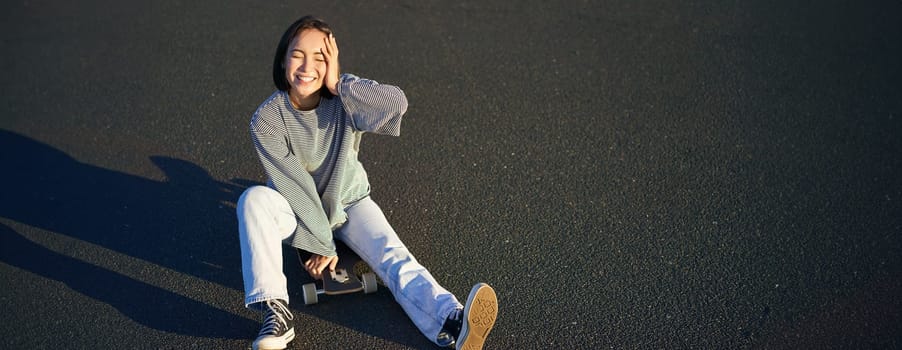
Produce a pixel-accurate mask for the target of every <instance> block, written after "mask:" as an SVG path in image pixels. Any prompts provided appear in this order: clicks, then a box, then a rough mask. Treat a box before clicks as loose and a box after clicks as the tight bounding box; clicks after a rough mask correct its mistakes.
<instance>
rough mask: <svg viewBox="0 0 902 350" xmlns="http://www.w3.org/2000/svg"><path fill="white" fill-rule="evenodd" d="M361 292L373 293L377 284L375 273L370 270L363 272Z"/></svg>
mask: <svg viewBox="0 0 902 350" xmlns="http://www.w3.org/2000/svg"><path fill="white" fill-rule="evenodd" d="M361 277H363V281H362V282H363V293H365V294H370V293H375V292H376V290H377V289H379V286H378V285H377V284H376V274H375V273H372V272H367V273H365V274H363V275H362V276H361Z"/></svg>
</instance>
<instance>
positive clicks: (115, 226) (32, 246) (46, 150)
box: [0, 130, 431, 348]
mask: <svg viewBox="0 0 902 350" xmlns="http://www.w3.org/2000/svg"><path fill="white" fill-rule="evenodd" d="M0 159H2V161H3V163H4V167H5V170H4V171H2V172H0V181H2V182H0V183H2V185H3V186H4V193H3V198H4V200H2V201H0V218H4V219H6V220H12V221H15V222H18V223H21V224H24V225H28V226H32V227H36V228H39V229H42V230H45V231H49V232H52V233H53V234H61V235H66V236H68V237H72V238H74V239H78V240H81V241H85V242H89V243H91V244H95V245H98V246H100V247H103V248H106V249H109V250H112V251H114V252H116V253H119V254H124V255H127V256H129V257H133V258H138V259H141V260H144V261H148V262H150V263H153V264H156V265H159V266H162V267H165V268H168V269H171V270H174V271H177V272H180V273H184V274H187V275H190V276H194V277H197V278H199V279H203V280H207V281H211V282H214V283H217V284H220V285H222V286H225V287H227V288H230V289H234V290H238V291H243V284H242V283H243V282H242V281H241V266H240V264H241V259H240V248H239V246H238V244H239V243H238V223H237V218H236V216H235V210H234V204H235V201H237V199H238V197H239V196H240V194H241V192H242V191H243V190H244V189H245V188H247V187H248V186H251V185H259V183H255V182H253V181H249V180H243V179H233V180H231V182H232V183H223V182H220V181H217V180H215V179H213V178H212V177H211V176H210V175H209V173H208V172H207V171H206V170H204V169H202V168H201V167H199V166H197V165H195V164H192V163H190V162H187V161H183V160H179V159H174V158H169V157H151V161H152V162H153V163H154V164H155V165H156V166H157V167H159V168H160V169H161V170H162V171H163V172H164V173H165V175H166V178H167V179H166V180H165V181H155V180H151V179H146V178H142V177H139V176H134V175H130V174H126V173H122V172H117V171H113V170H109V169H104V168H100V167H97V166H93V165H90V164H85V163H82V162H79V161H77V160H75V159H73V158H72V157H70V156H69V155H67V154H65V153H63V152H62V151H60V150H58V149H55V148H53V147H51V146H48V145H47V144H44V143H42V142H39V141H36V140H34V139H31V138H29V137H27V136H23V135H20V134H17V133H14V132H10V131H7V130H0ZM0 242H2V244H0V262H3V263H6V264H9V265H11V266H15V267H18V268H20V269H23V270H27V271H30V272H33V273H35V274H38V275H40V276H42V277H44V278H48V279H52V280H55V281H59V282H62V283H65V284H66V285H67V286H69V287H70V288H72V289H73V290H75V291H77V292H79V293H82V294H84V295H86V296H88V297H91V298H93V299H96V300H98V301H101V302H104V303H107V304H109V305H110V306H112V307H114V308H116V309H117V310H119V311H120V312H122V313H123V314H124V315H126V316H128V317H129V318H131V319H132V320H135V321H136V322H138V323H141V324H143V325H145V326H147V327H150V328H153V329H157V330H161V331H166V332H172V333H175V334H184V335H190V336H197V337H211V338H226V339H250V338H253V336H254V335H255V334H256V331H257V330H258V329H259V327H260V324H259V322H258V321H253V320H249V319H247V318H245V317H241V316H240V315H237V314H234V313H230V312H227V311H224V310H221V309H219V308H216V307H213V306H211V305H207V304H205V303H202V302H199V301H197V300H193V299H191V298H188V297H185V296H182V295H179V294H177V293H175V292H172V291H169V290H166V289H164V288H160V287H157V286H154V285H152V284H149V283H147V282H145V281H139V280H136V279H134V278H132V277H129V276H126V275H123V274H121V273H118V272H116V271H111V270H108V269H105V268H103V267H99V266H96V265H93V264H91V263H88V262H86V261H82V260H79V259H76V258H73V257H70V256H66V255H63V254H60V253H57V252H55V251H53V250H51V249H48V248H47V247H44V246H42V245H41V244H39V243H37V242H35V241H33V240H31V239H29V238H28V237H27V235H23V234H22V233H20V232H16V230H14V229H13V228H12V227H9V226H7V225H4V224H2V223H0ZM283 253H284V255H283V258H284V259H285V263H284V264H285V274H286V276H287V277H288V280H289V293H290V295H291V298H292V300H293V301H295V302H292V303H291V308H292V309H293V310H297V311H299V312H302V313H305V314H308V315H309V316H312V317H315V318H319V319H322V320H326V321H329V322H332V323H336V324H341V325H344V326H346V327H349V328H351V329H355V330H358V331H362V332H364V333H367V334H370V335H372V336H374V337H377V338H382V339H387V340H390V341H392V342H397V343H400V344H406V345H407V346H411V347H418V348H419V347H429V346H431V343H429V342H428V341H427V340H426V339H425V338H424V337H423V336H422V335H420V334H419V332H418V331H416V328H415V327H413V325H412V324H408V325H407V326H406V327H404V326H402V327H399V325H398V322H402V323H403V322H404V321H406V320H407V316H406V315H405V314H404V312H403V310H402V309H401V308H400V306H399V305H398V304H397V303H395V302H394V301H393V300H392V297H391V293H389V292H388V291H387V290H386V289H384V288H381V289H380V290H379V292H377V293H376V294H375V295H368V296H362V295H361V296H359V297H351V296H348V297H343V296H335V297H332V298H327V299H329V300H328V301H324V302H323V303H321V304H320V305H316V306H315V307H305V306H304V305H303V302H302V300H303V298H302V296H301V295H300V288H299V287H300V285H301V284H302V283H304V282H310V281H311V280H310V278H309V276H307V275H306V273H305V272H303V269H302V268H301V266H300V263H299V261H298V257H297V255H296V254H295V250H294V249H284V252H283ZM234 302H235V303H241V300H235V301H234ZM301 332H302V333H303V327H302V329H301ZM299 337H303V334H299Z"/></svg>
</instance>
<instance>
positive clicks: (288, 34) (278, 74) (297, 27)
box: [272, 16, 332, 97]
mask: <svg viewBox="0 0 902 350" xmlns="http://www.w3.org/2000/svg"><path fill="white" fill-rule="evenodd" d="M305 29H316V30H319V31H321V32H323V33H326V34H327V35H328V34H332V28H329V25H328V24H326V22H323V20H321V19H319V18H316V17H314V16H304V17H301V18H300V19H298V20H297V21H295V22H294V23H292V24H291V25H290V26H289V27H288V29H286V30H285V34H282V40H279V46H278V47H277V48H276V57H275V58H274V59H273V63H272V82H273V84H275V85H276V88H277V89H279V90H282V91H288V90H289V89H291V84H289V83H288V80H286V79H285V67H283V66H282V63H283V61H284V60H285V55H286V54H287V53H288V45H289V44H291V40H292V39H294V37H295V36H297V35H298V34H300V33H301V32H302V31H304V30H305ZM322 93H324V95H325V96H327V97H331V96H332V93H330V92H329V89H328V88H327V87H326V86H325V85H323V91H322Z"/></svg>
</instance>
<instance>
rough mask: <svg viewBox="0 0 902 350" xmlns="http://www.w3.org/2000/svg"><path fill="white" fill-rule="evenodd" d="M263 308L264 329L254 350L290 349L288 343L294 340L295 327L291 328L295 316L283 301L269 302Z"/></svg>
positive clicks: (255, 342) (258, 336) (255, 343)
mask: <svg viewBox="0 0 902 350" xmlns="http://www.w3.org/2000/svg"><path fill="white" fill-rule="evenodd" d="M262 306H263V327H262V328H260V334H259V335H257V340H254V350H281V349H284V348H286V347H288V343H289V342H290V341H292V340H294V327H292V326H291V321H292V320H294V315H292V314H291V311H288V307H287V306H285V302H284V301H282V300H278V299H274V300H267V301H264V302H263V303H262Z"/></svg>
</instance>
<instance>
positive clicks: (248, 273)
mask: <svg viewBox="0 0 902 350" xmlns="http://www.w3.org/2000/svg"><path fill="white" fill-rule="evenodd" d="M273 82H274V83H275V85H276V88H278V91H276V92H275V93H273V94H272V95H271V96H270V97H269V98H267V99H266V101H264V102H263V104H261V105H260V107H258V108H257V111H256V112H255V113H254V116H253V118H252V119H251V125H250V129H251V130H250V131H251V137H252V139H253V141H254V146H255V147H256V150H257V154H258V156H259V158H260V162H261V163H262V164H263V169H264V170H265V171H266V174H267V176H268V177H269V181H268V183H267V186H254V187H251V188H248V189H247V190H246V191H245V192H244V193H243V194H242V195H241V198H240V199H239V200H238V209H237V212H238V224H239V234H240V239H241V263H242V273H243V275H244V289H245V305H246V306H247V307H250V308H254V309H258V310H261V311H263V326H262V328H261V330H260V334H259V336H258V337H257V339H256V340H255V341H254V346H253V348H254V349H255V350H256V349H284V348H285V347H286V346H287V344H288V342H290V341H291V340H292V339H294V336H295V331H294V327H293V322H292V321H293V319H294V316H293V315H292V314H291V311H290V310H289V309H288V286H287V281H286V278H285V275H284V274H283V271H282V245H283V243H284V244H289V245H291V246H293V247H296V248H300V249H303V250H305V251H308V252H310V253H311V258H310V259H309V260H307V261H306V262H305V263H304V268H305V269H306V270H307V272H308V273H309V274H310V275H311V276H313V277H314V278H317V279H319V278H322V274H323V272H324V271H326V270H333V269H334V268H335V266H336V263H338V256H337V254H336V251H335V243H334V241H333V239H339V240H342V241H343V242H344V243H345V244H346V245H347V246H348V247H350V248H351V249H353V250H354V251H355V252H356V253H357V254H358V255H360V257H361V258H362V259H363V260H364V261H366V262H367V263H368V264H369V265H370V266H371V267H372V268H373V270H374V271H375V272H376V274H377V275H378V276H379V277H380V278H381V279H382V281H384V283H385V285H386V286H387V287H388V288H389V289H390V290H391V292H392V294H393V295H394V296H395V299H396V300H397V301H398V303H399V304H400V305H401V307H402V308H403V309H404V311H405V312H406V313H407V315H408V316H409V317H410V319H411V320H413V322H414V324H415V325H416V326H417V328H419V330H420V332H422V333H423V334H424V335H425V336H426V337H428V338H429V339H430V340H431V341H433V342H435V343H436V344H437V345H440V346H451V345H455V344H456V347H457V348H458V349H463V348H466V349H481V348H482V345H483V343H484V341H485V337H486V335H488V333H489V331H490V330H491V328H492V326H493V325H494V323H495V319H496V317H497V312H498V308H497V305H498V304H497V300H496V296H495V291H494V290H493V289H492V288H491V287H489V286H488V285H486V284H484V283H479V284H477V285H475V286H474V287H473V289H472V290H471V291H470V295H469V296H468V298H467V300H466V303H465V304H463V305H462V304H461V303H460V302H459V301H458V300H457V298H455V297H454V295H451V293H449V292H448V291H447V290H445V289H444V288H442V287H441V286H440V285H439V284H438V283H437V282H436V281H435V279H434V278H433V277H432V275H431V274H430V273H429V271H427V270H426V268H424V267H423V266H421V265H420V264H419V263H418V262H417V260H416V259H415V258H414V257H413V255H411V253H410V251H408V250H407V248H406V247H405V246H404V244H403V243H402V242H401V240H400V239H399V238H398V235H397V234H396V233H395V231H394V229H392V227H391V225H389V223H388V221H387V220H386V218H385V215H383V213H382V210H381V209H379V207H378V206H377V205H376V203H375V202H373V200H372V199H371V198H370V197H369V193H370V185H369V182H368V180H367V176H366V172H365V171H364V169H363V166H362V165H361V163H360V162H359V161H358V160H357V152H358V150H359V147H360V140H361V136H362V135H363V134H364V133H367V132H372V133H378V134H386V135H393V136H398V135H399V133H400V126H401V119H402V117H403V115H404V112H405V111H406V110H407V98H406V97H405V95H404V92H402V91H401V89H399V88H397V87H395V86H390V85H384V84H379V83H377V82H375V81H372V80H366V79H361V78H359V77H357V76H354V75H351V74H340V70H339V65H338V45H337V43H336V41H335V37H334V36H333V35H332V30H331V29H330V28H329V26H328V25H327V24H326V23H324V22H323V21H321V20H319V19H317V18H314V17H311V16H307V17H303V18H301V19H299V20H298V21H296V22H295V23H293V24H292V25H291V26H290V27H288V30H286V31H285V34H283V35H282V39H281V41H280V42H279V46H278V48H277V49H276V55H275V59H274V60H273Z"/></svg>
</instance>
